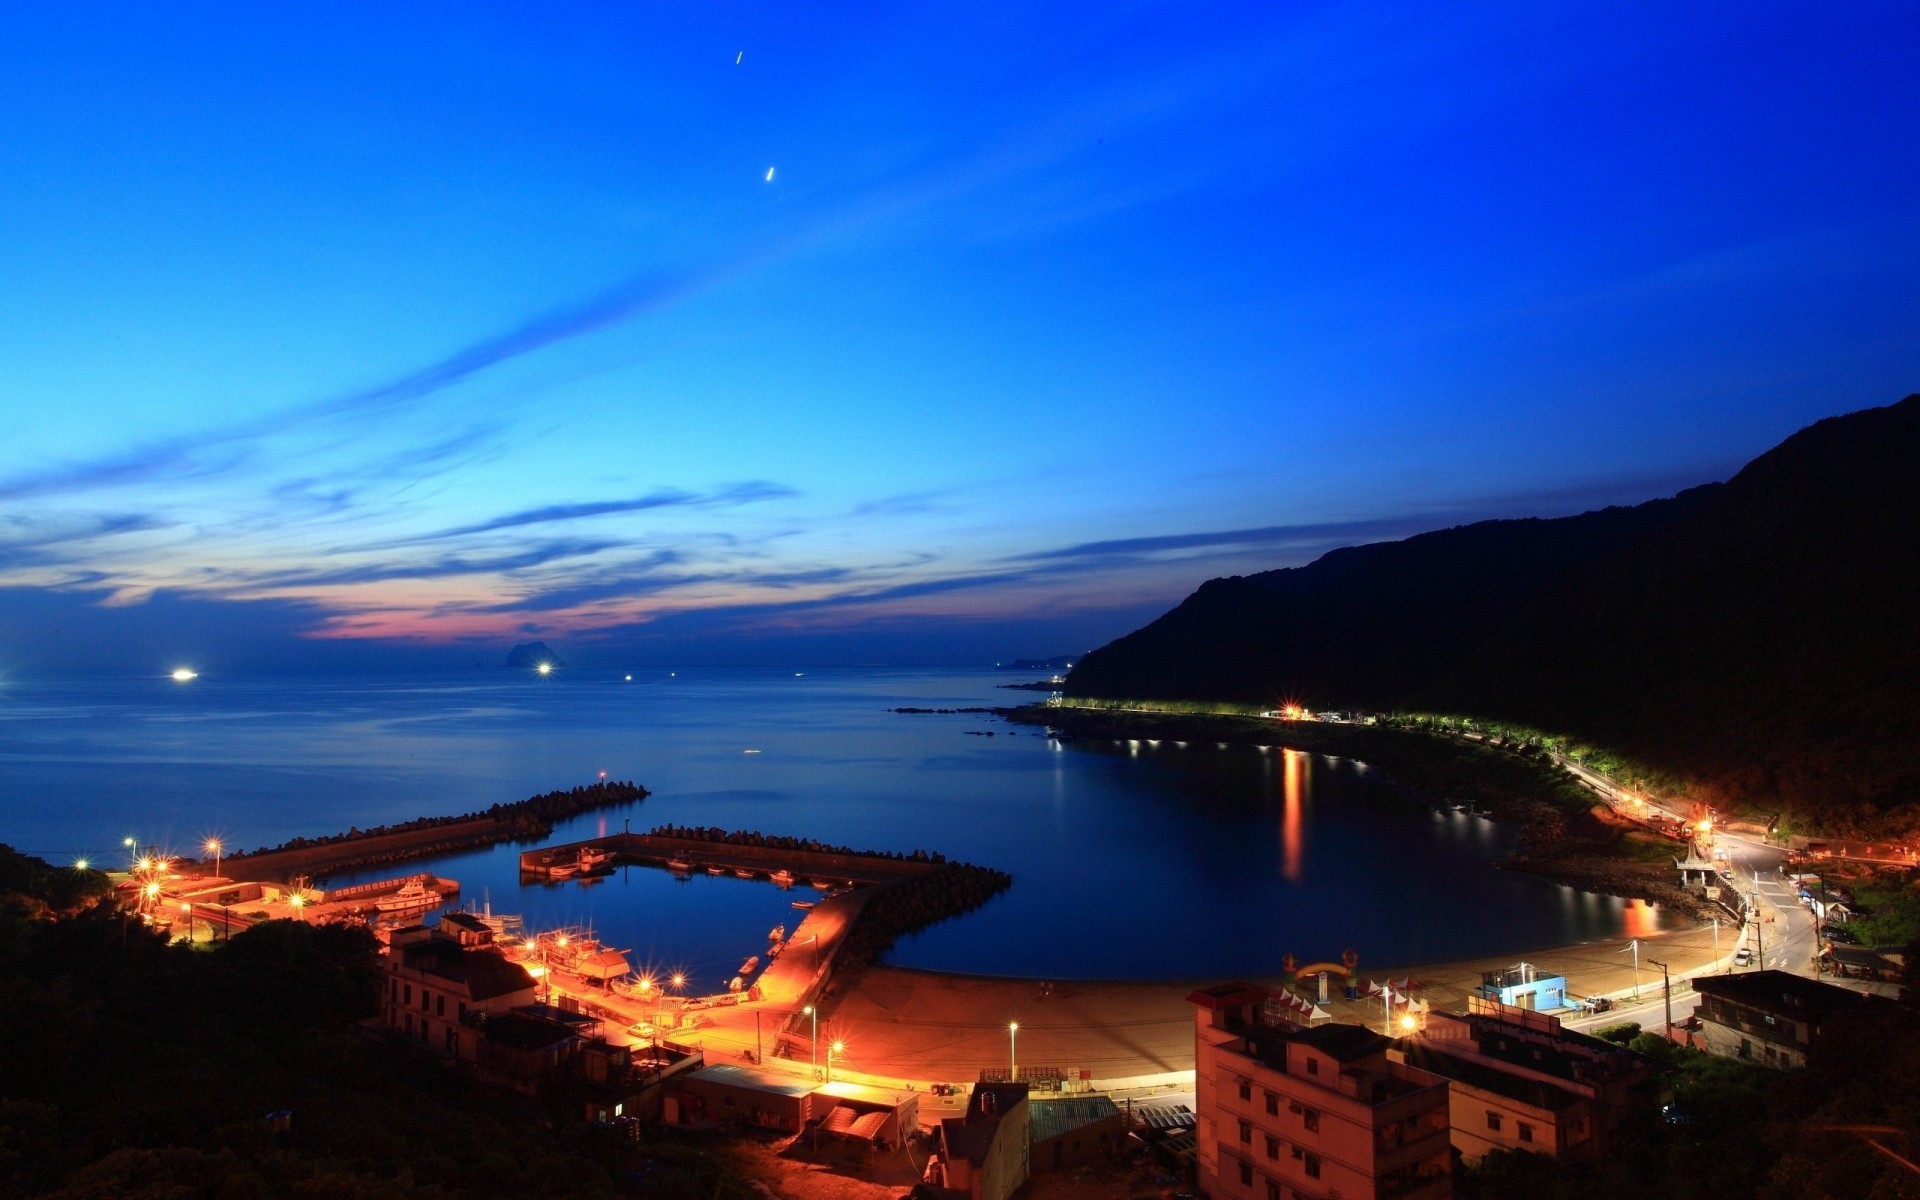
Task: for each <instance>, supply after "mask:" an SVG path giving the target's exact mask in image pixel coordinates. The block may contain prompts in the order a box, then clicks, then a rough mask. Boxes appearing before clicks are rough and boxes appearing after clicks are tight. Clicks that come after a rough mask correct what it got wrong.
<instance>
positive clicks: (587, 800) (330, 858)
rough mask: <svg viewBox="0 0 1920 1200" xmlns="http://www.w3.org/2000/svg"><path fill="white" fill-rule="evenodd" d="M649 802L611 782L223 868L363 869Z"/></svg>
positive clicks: (294, 845) (314, 841)
mask: <svg viewBox="0 0 1920 1200" xmlns="http://www.w3.org/2000/svg"><path fill="white" fill-rule="evenodd" d="M647 795H648V792H647V789H646V788H643V787H640V786H639V785H637V784H633V783H627V782H622V781H618V780H606V781H602V782H600V783H594V784H587V785H584V786H581V787H576V788H569V789H567V790H565V791H555V792H545V793H542V794H541V795H538V796H529V797H528V798H527V799H525V800H518V801H515V802H514V803H512V804H496V805H494V806H493V807H492V808H488V809H484V810H482V811H479V812H470V813H464V814H461V815H458V816H447V817H419V818H416V819H414V820H412V821H408V822H406V823H405V824H401V825H392V826H387V825H383V826H380V827H378V828H376V829H352V830H348V831H347V832H346V833H339V834H334V835H333V836H331V837H320V838H308V837H296V838H293V839H291V840H289V841H287V842H284V843H282V844H280V845H278V846H275V847H272V848H271V849H261V850H256V851H254V852H252V853H250V854H249V853H244V852H242V853H229V854H227V855H226V861H225V863H224V866H225V868H226V870H227V872H228V873H231V874H234V875H236V876H237V875H238V874H239V873H241V872H244V873H245V874H246V876H247V878H250V879H258V880H263V881H275V882H285V881H286V880H289V879H292V878H293V877H295V876H307V877H312V878H317V877H320V876H323V875H328V874H336V873H339V872H343V871H359V870H365V869H366V868H368V867H376V866H382V865H385V864H388V863H397V862H405V861H408V860H410V859H420V858H433V857H437V856H439V855H442V854H449V853H452V852H455V851H459V850H471V849H476V848H478V847H481V846H490V845H493V844H494V843H496V842H507V841H531V840H534V839H536V838H542V837H545V836H546V835H547V834H549V833H551V832H553V827H554V826H555V825H556V824H558V823H559V822H561V821H565V820H568V819H570V818H572V817H576V816H579V815H580V814H581V813H584V812H590V811H592V810H594V809H597V808H606V807H610V806H613V805H619V804H632V803H635V802H637V801H640V800H644V799H646V798H647ZM201 866H202V867H203V868H204V866H205V864H201Z"/></svg>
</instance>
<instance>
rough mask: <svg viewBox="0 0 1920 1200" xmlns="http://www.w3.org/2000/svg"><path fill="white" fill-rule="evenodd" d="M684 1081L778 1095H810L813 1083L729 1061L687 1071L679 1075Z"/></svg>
mask: <svg viewBox="0 0 1920 1200" xmlns="http://www.w3.org/2000/svg"><path fill="white" fill-rule="evenodd" d="M680 1078H681V1079H682V1080H684V1081H692V1080H699V1081H700V1082H702V1083H718V1084H724V1085H726V1086H727V1087H739V1088H751V1089H753V1090H754V1091H756V1092H772V1093H774V1094H775V1095H779V1096H810V1095H812V1094H813V1084H811V1083H809V1082H807V1081H806V1080H804V1079H795V1078H794V1077H793V1076H791V1075H778V1074H775V1073H774V1072H772V1071H756V1070H754V1069H753V1068H751V1067H736V1066H734V1065H732V1064H731V1063H721V1064H720V1065H718V1066H713V1067H702V1068H700V1069H699V1070H698V1071H689V1072H687V1073H686V1074H685V1075H682V1076H681V1077H680Z"/></svg>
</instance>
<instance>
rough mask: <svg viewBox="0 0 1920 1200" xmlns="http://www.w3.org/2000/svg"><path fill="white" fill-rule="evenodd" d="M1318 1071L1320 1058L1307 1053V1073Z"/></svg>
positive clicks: (1314, 1073) (1316, 1072)
mask: <svg viewBox="0 0 1920 1200" xmlns="http://www.w3.org/2000/svg"><path fill="white" fill-rule="evenodd" d="M1319 1073H1320V1060H1319V1059H1317V1058H1315V1057H1314V1056H1313V1055H1311V1054H1309V1055H1307V1074H1309V1075H1318V1074H1319Z"/></svg>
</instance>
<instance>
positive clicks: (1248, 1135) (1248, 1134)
mask: <svg viewBox="0 0 1920 1200" xmlns="http://www.w3.org/2000/svg"><path fill="white" fill-rule="evenodd" d="M1240 1142H1241V1144H1242V1145H1246V1146H1251V1145H1253V1126H1251V1125H1249V1124H1247V1123H1246V1122H1245V1121H1242V1122H1240Z"/></svg>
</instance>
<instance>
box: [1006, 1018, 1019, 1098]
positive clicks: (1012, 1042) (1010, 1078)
mask: <svg viewBox="0 0 1920 1200" xmlns="http://www.w3.org/2000/svg"><path fill="white" fill-rule="evenodd" d="M1007 1082H1009V1083H1019V1082H1020V1022H1018V1021H1008V1022H1007Z"/></svg>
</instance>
